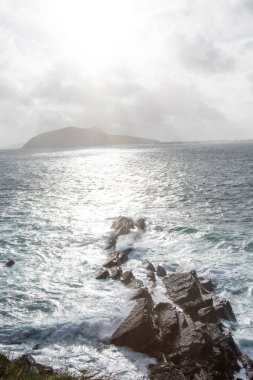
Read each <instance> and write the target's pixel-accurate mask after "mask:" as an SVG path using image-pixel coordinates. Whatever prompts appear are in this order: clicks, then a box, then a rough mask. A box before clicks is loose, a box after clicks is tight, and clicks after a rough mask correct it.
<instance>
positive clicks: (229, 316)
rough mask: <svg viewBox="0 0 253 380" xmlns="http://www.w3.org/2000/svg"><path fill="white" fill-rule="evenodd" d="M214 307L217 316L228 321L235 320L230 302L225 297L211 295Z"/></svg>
mask: <svg viewBox="0 0 253 380" xmlns="http://www.w3.org/2000/svg"><path fill="white" fill-rule="evenodd" d="M213 301H214V308H215V311H216V314H217V316H218V318H221V319H226V320H228V321H232V322H236V317H235V315H234V312H233V310H232V307H231V305H230V302H229V301H227V300H226V299H225V298H221V297H216V296H215V297H213Z"/></svg>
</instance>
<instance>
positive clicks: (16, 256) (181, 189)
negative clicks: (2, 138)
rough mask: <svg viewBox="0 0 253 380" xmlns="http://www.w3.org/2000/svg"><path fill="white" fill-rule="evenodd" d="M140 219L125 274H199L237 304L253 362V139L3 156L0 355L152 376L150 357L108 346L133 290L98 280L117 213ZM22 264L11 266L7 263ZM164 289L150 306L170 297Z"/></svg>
mask: <svg viewBox="0 0 253 380" xmlns="http://www.w3.org/2000/svg"><path fill="white" fill-rule="evenodd" d="M120 215H126V216H130V217H132V218H133V219H138V218H140V217H143V218H145V219H146V222H147V231H146V232H145V233H144V234H142V235H141V236H139V238H138V239H135V240H133V238H132V237H131V236H128V237H127V238H126V239H124V240H122V241H121V244H122V245H124V246H126V247H128V246H129V245H133V248H134V250H133V251H132V253H130V256H129V261H128V262H127V263H125V264H124V266H125V268H128V267H129V268H133V272H134V274H136V275H137V277H139V278H141V279H143V281H144V282H145V278H146V273H145V270H144V269H143V266H142V260H145V259H149V260H150V261H152V263H154V264H156V265H157V264H162V265H163V266H164V267H165V268H166V270H167V271H168V273H172V272H175V271H189V270H191V269H196V271H197V274H198V275H199V276H203V277H211V278H212V280H213V282H214V283H215V285H216V288H215V292H216V293H217V294H219V295H222V296H224V297H226V298H227V299H228V300H229V301H230V302H231V304H232V307H233V310H234V312H235V315H236V317H237V321H238V322H237V324H236V325H235V326H232V327H231V328H233V336H234V338H235V340H236V341H237V343H238V344H239V346H240V348H241V349H242V350H243V351H244V352H246V353H247V354H248V355H249V356H250V357H251V358H253V142H238V143H208V144H207V143H205V144H204V143H187V144H161V145H146V146H144V145H143V146H129V147H114V148H99V149H86V150H76V151H69V152H46V153H42V152H29V151H25V150H12V151H11V150H10V151H0V271H1V276H0V326H1V328H0V351H2V352H5V353H8V354H10V355H11V356H14V357H15V356H18V355H21V354H23V353H29V354H32V355H33V356H34V357H35V359H36V360H37V361H38V362H41V363H44V364H48V365H52V366H53V367H55V368H60V369H64V370H67V371H70V372H73V373H82V372H83V373H85V371H88V372H91V373H103V374H108V375H111V376H112V378H114V379H117V380H119V379H120V380H130V379H144V378H147V367H148V364H149V363H152V362H154V360H153V359H152V358H149V357H147V356H145V355H142V354H137V353H134V352H132V351H131V350H130V349H127V348H119V347H115V346H112V345H110V344H109V338H110V336H111V334H112V333H113V332H114V330H115V329H116V328H117V327H118V326H119V325H120V323H121V322H122V321H123V320H124V318H125V317H126V316H127V314H128V313H129V311H130V310H131V308H132V306H133V303H132V301H129V299H130V297H131V295H132V294H133V292H134V291H133V290H132V289H129V288H127V287H126V286H124V285H123V284H121V283H120V282H119V281H113V280H108V281H101V280H100V281H98V280H96V279H95V276H96V274H97V272H98V270H99V268H100V267H101V266H102V264H103V263H104V262H105V261H106V257H107V255H108V252H107V251H106V250H105V242H106V237H107V236H108V234H109V232H110V226H111V224H112V222H113V220H114V219H115V218H117V217H118V216H120ZM9 259H13V260H15V265H14V266H13V267H11V268H8V267H6V266H5V263H6V262H7V261H8V260H9ZM163 298H164V294H163V290H162V286H161V285H160V284H159V282H158V284H157V286H156V288H155V289H154V300H155V302H159V301H160V300H163Z"/></svg>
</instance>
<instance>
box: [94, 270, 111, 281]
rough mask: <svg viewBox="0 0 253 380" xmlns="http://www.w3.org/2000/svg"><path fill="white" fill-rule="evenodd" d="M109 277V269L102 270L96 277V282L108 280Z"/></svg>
mask: <svg viewBox="0 0 253 380" xmlns="http://www.w3.org/2000/svg"><path fill="white" fill-rule="evenodd" d="M109 275H110V273H109V271H108V269H107V268H101V269H100V271H99V273H98V275H97V276H96V280H106V279H107V278H108V277H109Z"/></svg>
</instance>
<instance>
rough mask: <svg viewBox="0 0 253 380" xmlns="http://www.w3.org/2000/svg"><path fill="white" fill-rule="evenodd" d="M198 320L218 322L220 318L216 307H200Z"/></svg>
mask: <svg viewBox="0 0 253 380" xmlns="http://www.w3.org/2000/svg"><path fill="white" fill-rule="evenodd" d="M198 320H200V321H201V322H205V323H218V318H217V314H216V311H215V309H214V307H213V306H207V307H203V308H202V309H199V310H198Z"/></svg>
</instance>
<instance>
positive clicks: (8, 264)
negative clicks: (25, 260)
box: [5, 260, 15, 268]
mask: <svg viewBox="0 0 253 380" xmlns="http://www.w3.org/2000/svg"><path fill="white" fill-rule="evenodd" d="M14 264H15V261H14V260H9V261H7V263H6V264H5V266H6V267H9V268H11V267H13V265H14Z"/></svg>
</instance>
